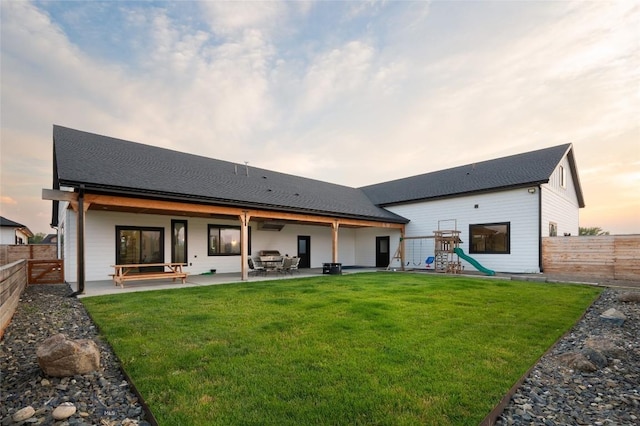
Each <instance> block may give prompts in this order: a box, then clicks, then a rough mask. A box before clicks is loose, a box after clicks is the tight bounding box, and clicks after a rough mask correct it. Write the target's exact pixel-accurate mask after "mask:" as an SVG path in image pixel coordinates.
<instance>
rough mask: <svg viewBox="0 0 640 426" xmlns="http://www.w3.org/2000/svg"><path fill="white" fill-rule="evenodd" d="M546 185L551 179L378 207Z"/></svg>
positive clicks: (383, 204) (404, 201) (416, 199)
mask: <svg viewBox="0 0 640 426" xmlns="http://www.w3.org/2000/svg"><path fill="white" fill-rule="evenodd" d="M545 183H549V179H544V180H539V181H533V182H527V183H519V184H516V185H508V186H498V187H492V188H486V189H479V190H475V191H463V192H455V193H450V194H442V195H436V196H433V197H423V198H414V199H410V200H402V201H394V202H391V203H381V204H378V206H380V207H390V206H398V205H402V204H413V203H419V202H423V201H436V200H445V199H448V198H457V197H461V196H468V195H480V194H488V193H491V192H498V191H508V190H511V189H520V188H528V187H531V186H539V185H542V184H545Z"/></svg>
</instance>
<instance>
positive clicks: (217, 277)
mask: <svg viewBox="0 0 640 426" xmlns="http://www.w3.org/2000/svg"><path fill="white" fill-rule="evenodd" d="M375 271H377V269H375V268H348V269H343V270H342V273H343V274H344V275H347V274H356V273H362V272H375ZM322 275H323V274H322V268H311V269H303V270H301V271H300V273H294V274H269V275H249V277H248V279H246V280H243V279H242V274H241V273H227V274H201V275H189V276H188V277H187V282H186V283H185V284H182V283H180V282H179V281H176V282H174V281H172V280H171V279H162V280H148V281H130V282H127V283H126V285H125V286H124V288H121V287H119V286H116V285H114V284H113V280H111V279H109V280H100V281H87V282H86V285H85V287H84V292H83V293H82V294H78V297H81V298H82V297H92V296H105V295H108V294H120V293H135V292H139V291H153V290H174V289H181V288H187V287H203V286H210V285H219V284H238V283H242V284H244V285H251V284H252V283H256V282H262V281H277V280H289V279H294V278H308V277H318V276H322ZM325 276H326V277H331V278H335V277H336V276H335V275H325ZM70 285H71V287H72V288H75V287H76V283H70Z"/></svg>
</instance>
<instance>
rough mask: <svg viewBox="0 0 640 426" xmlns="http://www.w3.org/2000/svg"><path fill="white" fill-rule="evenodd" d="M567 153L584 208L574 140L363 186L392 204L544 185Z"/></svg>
mask: <svg viewBox="0 0 640 426" xmlns="http://www.w3.org/2000/svg"><path fill="white" fill-rule="evenodd" d="M565 156H566V157H567V158H568V161H569V164H570V168H571V174H572V177H573V179H574V182H575V189H576V196H577V198H578V203H579V206H580V207H584V199H583V195H582V189H581V187H580V181H579V179H578V174H577V167H576V165H575V158H574V155H573V145H572V144H571V143H565V144H561V145H555V146H551V147H547V148H541V149H537V150H534V151H528V152H524V153H519V154H513V155H509V156H505V157H500V158H494V159H490V160H484V161H480V162H475V163H470V164H465V165H462V166H456V167H451V168H448V169H443V170H438V171H433V172H428V173H424V174H419V175H414V176H409V177H405V178H401V179H395V180H392V181H387V182H381V183H378V184H373V185H367V186H363V187H361V188H360V189H362V190H363V191H364V192H365V193H366V194H367V196H368V197H369V198H370V199H371V201H372V202H373V203H374V204H376V205H379V206H390V205H394V204H401V203H408V202H417V201H421V200H428V199H431V200H434V199H441V198H450V197H454V196H461V195H466V194H473V193H483V192H492V191H496V190H504V189H511V188H518V187H525V186H530V185H541V184H544V183H548V182H549V179H550V177H551V175H552V173H553V171H554V170H555V169H556V168H557V166H558V165H559V164H560V162H561V161H562V159H563V158H564V157H565Z"/></svg>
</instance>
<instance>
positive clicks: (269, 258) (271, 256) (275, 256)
mask: <svg viewBox="0 0 640 426" xmlns="http://www.w3.org/2000/svg"><path fill="white" fill-rule="evenodd" d="M260 260H261V261H263V262H273V261H280V260H282V255H281V254H280V252H279V251H278V250H260Z"/></svg>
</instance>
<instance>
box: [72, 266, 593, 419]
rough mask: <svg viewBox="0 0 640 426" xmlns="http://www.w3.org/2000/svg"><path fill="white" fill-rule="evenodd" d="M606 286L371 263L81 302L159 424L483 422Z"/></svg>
mask: <svg viewBox="0 0 640 426" xmlns="http://www.w3.org/2000/svg"><path fill="white" fill-rule="evenodd" d="M601 291H602V289H601V288H594V287H587V286H579V285H563V284H547V283H532V282H518V281H504V280H487V279H482V278H469V277H455V276H432V275H428V276H425V275H420V274H391V273H388V274H387V273H362V274H352V275H344V276H320V277H312V278H300V279H288V280H282V281H265V282H249V283H238V284H229V285H219V286H207V287H197V288H186V289H173V290H162V291H151V292H140V293H128V294H120V295H110V296H100V297H89V298H83V299H82V301H83V303H84V304H85V306H86V307H87V310H88V311H89V313H90V315H91V317H92V318H93V320H94V321H95V322H96V324H97V325H98V327H99V329H100V331H101V334H102V335H103V336H104V337H105V338H106V340H107V341H108V342H109V343H110V344H111V346H112V347H113V349H114V351H115V353H116V355H117V356H118V357H119V359H120V360H121V362H122V365H123V368H124V369H125V370H126V372H127V374H128V375H129V377H131V379H132V381H133V382H134V384H135V386H136V388H137V389H138V390H139V391H140V393H141V394H142V395H143V397H144V399H145V401H146V403H147V404H148V405H149V407H150V408H151V410H152V411H153V414H154V416H155V417H156V419H157V420H158V422H159V424H161V425H174V424H180V425H201V424H208V425H214V424H225V425H228V424H242V425H251V424H256V425H258V424H260V425H268V424H273V425H275V424H277V425H286V424H290V425H294V424H295V425H299V424H394V425H398V424H427V425H446V424H451V425H453V424H455V425H472V424H473V425H477V424H478V423H479V422H480V421H482V419H483V418H484V417H485V416H486V414H487V413H488V412H489V411H490V410H491V409H492V408H493V407H494V406H495V404H497V403H498V402H499V401H500V399H501V398H502V396H503V395H504V394H505V393H506V392H507V391H508V390H509V388H510V387H511V386H512V385H513V383H515V382H516V381H517V380H518V379H519V378H520V376H521V375H522V374H523V373H524V372H526V371H527V369H528V368H529V367H530V366H531V365H532V364H533V363H534V362H535V361H536V360H537V359H538V358H539V357H540V356H541V355H542V354H543V353H544V352H545V351H546V350H547V349H548V348H549V347H550V346H551V345H552V344H553V343H554V342H555V341H556V340H557V339H558V338H559V337H560V336H562V335H563V334H564V333H565V332H566V331H567V330H568V329H569V328H570V327H571V326H573V324H575V322H576V321H577V320H578V318H579V317H580V316H581V315H582V313H583V312H584V311H585V310H586V309H587V307H588V306H589V305H590V304H591V303H592V302H593V301H594V300H595V298H596V297H597V296H598V295H599V294H600V292H601Z"/></svg>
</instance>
